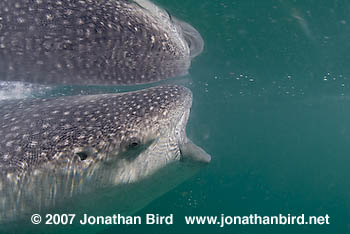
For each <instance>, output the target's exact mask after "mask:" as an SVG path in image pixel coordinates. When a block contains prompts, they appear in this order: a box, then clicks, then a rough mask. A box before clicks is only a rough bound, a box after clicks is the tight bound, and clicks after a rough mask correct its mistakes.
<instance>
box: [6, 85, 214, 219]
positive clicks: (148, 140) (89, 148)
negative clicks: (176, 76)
mask: <svg viewBox="0 0 350 234" xmlns="http://www.w3.org/2000/svg"><path fill="white" fill-rule="evenodd" d="M191 103H192V94H191V92H190V91H189V90H188V89H187V88H184V87H181V86H175V85H169V86H160V87H154V88H150V89H145V90H141V91H136V92H128V93H119V94H101V95H87V96H72V97H61V98H56V99H34V100H27V101H9V102H3V103H2V104H1V110H2V113H4V114H3V118H2V119H1V120H0V135H1V136H4V137H3V139H1V140H0V169H1V173H2V174H1V177H0V185H1V186H0V198H1V199H3V200H5V201H6V202H3V203H0V221H4V220H6V219H9V218H11V217H9V216H12V218H13V217H19V216H22V217H23V216H25V215H28V214H32V213H33V212H44V211H47V210H50V209H53V208H54V209H55V211H57V210H60V211H62V212H74V213H75V214H79V213H89V214H91V215H93V214H108V213H109V212H113V213H115V212H118V213H122V214H131V213H134V212H135V211H137V210H139V209H141V208H142V207H144V206H145V205H147V204H148V203H149V202H151V201H152V200H153V199H155V198H156V197H158V196H160V195H161V194H163V193H165V192H167V191H168V190H170V189H171V188H173V187H174V186H176V185H178V184H179V183H181V182H183V181H184V180H185V179H187V178H188V177H190V176H191V175H193V174H194V173H195V172H196V171H197V170H198V169H199V168H201V167H202V166H203V165H205V164H208V163H209V162H210V156H209V155H208V154H207V153H205V152H204V151H203V150H202V149H201V148H199V147H198V146H196V145H194V144H193V143H192V142H191V140H189V139H188V138H187V136H186V131H185V130H186V124H187V120H188V117H189V113H190V108H191Z"/></svg>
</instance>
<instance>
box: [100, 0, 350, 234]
mask: <svg viewBox="0 0 350 234" xmlns="http://www.w3.org/2000/svg"><path fill="white" fill-rule="evenodd" d="M156 3H158V4H159V5H161V6H163V7H164V8H166V9H167V10H168V11H169V12H170V13H171V14H172V15H174V16H176V17H178V18H180V19H183V20H185V21H187V22H189V23H190V24H192V25H193V26H194V27H196V28H197V29H198V31H199V32H200V33H201V34H202V36H203V38H204V41H205V49H204V51H203V53H202V54H201V55H200V56H199V57H197V58H195V59H194V61H193V63H192V67H191V70H190V77H189V79H190V84H189V85H188V87H190V89H191V90H192V92H193V95H194V100H193V108H192V112H191V117H190V121H189V123H188V127H187V132H188V136H189V137H190V138H191V139H192V140H193V141H194V142H195V143H197V144H198V145H200V146H201V147H203V148H204V149H205V150H206V151H207V152H208V153H210V154H211V155H212V162H211V164H210V165H209V166H208V167H207V168H204V169H203V170H202V171H201V172H200V173H198V174H197V175H196V176H195V177H193V178H192V179H190V180H188V181H186V182H185V183H184V184H182V185H180V186H179V187H177V188H175V189H174V190H172V191H170V192H169V193H167V194H165V195H164V196H162V197H161V198H159V199H157V200H155V201H154V202H153V203H151V204H150V205H149V206H147V207H145V208H144V209H143V210H142V211H140V212H138V213H137V214H136V215H140V216H144V215H145V214H147V213H159V214H161V215H169V214H170V213H173V214H174V224H173V225H146V224H143V225H129V226H126V225H119V226H114V227H113V228H111V229H107V230H105V231H103V232H100V234H107V233H128V234H133V233H183V234H187V233H202V234H206V233H208V234H209V233H210V234H213V233H237V234H238V233H242V234H256V233H282V232H283V233H298V234H304V233H308V234H310V233H317V234H321V233H337V234H342V233H349V232H350V170H349V167H350V96H349V94H350V89H349V88H350V80H349V79H350V63H349V62H350V40H349V37H350V14H349V12H350V2H349V1H346V0H339V1H338V0H329V1H317V0H266V1H261V0H240V1H237V0H221V1H217V0H215V1H214V0H202V1H197V0H186V1H185V0H181V1H180V0H178V1H168V0H157V1H156ZM255 213H256V214H259V215H261V216H265V215H278V214H280V213H281V214H284V215H288V214H291V215H301V214H303V213H304V214H305V215H306V216H307V215H313V216H324V215H326V214H328V215H329V217H330V218H329V222H330V224H329V225H326V224H324V225H230V226H224V227H223V228H221V227H219V226H218V225H186V224H185V221H184V216H185V215H212V216H214V215H218V216H220V215H221V214H225V215H231V216H235V215H240V216H244V215H249V214H255Z"/></svg>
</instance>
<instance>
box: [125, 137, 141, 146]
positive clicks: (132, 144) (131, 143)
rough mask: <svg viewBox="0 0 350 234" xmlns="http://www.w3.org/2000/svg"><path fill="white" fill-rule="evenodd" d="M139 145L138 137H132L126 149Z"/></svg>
mask: <svg viewBox="0 0 350 234" xmlns="http://www.w3.org/2000/svg"><path fill="white" fill-rule="evenodd" d="M140 145H141V141H140V139H138V138H136V137H132V138H131V139H130V140H129V142H128V145H127V148H128V149H136V148H138V147H139V146H140Z"/></svg>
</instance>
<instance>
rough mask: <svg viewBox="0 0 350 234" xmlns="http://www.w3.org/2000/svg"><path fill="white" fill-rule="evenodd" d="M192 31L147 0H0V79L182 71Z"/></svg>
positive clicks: (98, 79) (158, 75) (161, 75)
mask: <svg viewBox="0 0 350 234" xmlns="http://www.w3.org/2000/svg"><path fill="white" fill-rule="evenodd" d="M203 45H204V43H203V39H202V37H201V35H200V33H199V32H198V31H197V30H196V29H195V28H194V27H192V26H191V25H190V24H188V23H186V22H184V21H181V20H179V19H177V18H176V17H173V16H171V15H170V14H169V13H168V12H167V11H166V10H164V9H162V8H160V7H158V6H156V5H155V4H153V3H151V2H149V1H147V0H135V1H132V0H79V1H72V0H4V1H1V2H0V80H2V81H22V82H30V83H38V84H45V85H56V84H60V85H64V84H78V85H135V84H147V83H153V82H156V81H160V80H164V79H167V78H171V77H178V76H183V75H185V74H187V72H188V69H189V67H190V63H191V59H192V58H194V57H195V56H197V55H198V54H200V52H201V51H202V50H203Z"/></svg>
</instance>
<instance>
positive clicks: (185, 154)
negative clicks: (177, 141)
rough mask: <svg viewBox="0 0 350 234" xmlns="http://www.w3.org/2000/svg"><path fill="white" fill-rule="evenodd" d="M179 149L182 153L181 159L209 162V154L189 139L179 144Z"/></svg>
mask: <svg viewBox="0 0 350 234" xmlns="http://www.w3.org/2000/svg"><path fill="white" fill-rule="evenodd" d="M180 151H181V155H182V157H181V160H183V161H189V162H193V163H203V164H208V163H210V160H211V156H210V155H209V154H208V153H207V152H205V151H204V150H203V149H202V148H200V147H199V146H197V145H195V144H194V143H193V142H192V141H191V140H189V139H188V140H187V141H186V142H185V143H183V144H181V145H180Z"/></svg>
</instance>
